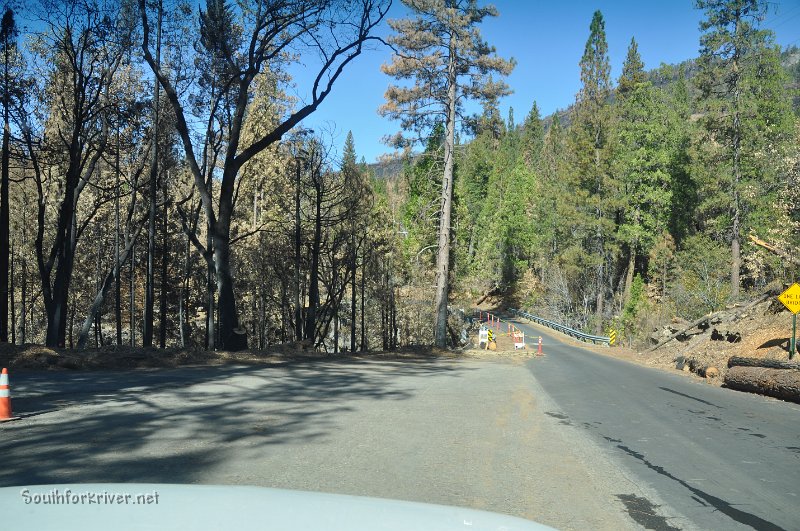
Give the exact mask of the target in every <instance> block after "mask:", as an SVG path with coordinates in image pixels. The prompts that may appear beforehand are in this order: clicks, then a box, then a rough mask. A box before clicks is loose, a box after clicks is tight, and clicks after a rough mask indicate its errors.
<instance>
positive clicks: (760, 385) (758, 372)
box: [725, 367, 800, 402]
mask: <svg viewBox="0 0 800 531" xmlns="http://www.w3.org/2000/svg"><path fill="white" fill-rule="evenodd" d="M725 385H726V386H727V387H730V388H731V389H737V390H739V391H748V392H750V393H759V394H762V395H767V396H772V397H775V398H780V399H783V400H790V401H792V402H800V371H795V370H786V369H766V368H762V367H731V368H730V369H728V372H727V374H725Z"/></svg>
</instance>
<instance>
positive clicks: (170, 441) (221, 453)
mask: <svg viewBox="0 0 800 531" xmlns="http://www.w3.org/2000/svg"><path fill="white" fill-rule="evenodd" d="M12 392H13V396H14V397H15V398H14V400H15V402H14V403H15V409H16V410H17V411H18V412H19V413H22V414H27V415H29V416H27V418H25V419H24V420H22V421H17V422H14V423H6V424H3V425H0V456H2V457H3V459H2V464H0V486H12V485H31V484H34V485H35V484H45V483H63V482H156V483H159V482H169V483H205V484H240V485H258V486H270V487H281V488H292V489H301V490H316V491H323V492H337V493H345V494H356V495H368V496H378V497H386V498H394V499H403V500H410V501H422V502H429V503H441V504H447V505H458V506H466V507H472V508H477V509H485V510H491V511H495V512H501V513H506V514H511V515H514V516H521V517H525V518H529V519H531V520H535V521H539V522H542V523H545V524H548V525H551V526H554V527H557V528H561V529H609V530H612V529H613V530H616V529H640V527H639V526H638V525H637V524H636V523H635V522H634V521H633V520H632V519H631V518H630V517H629V516H628V514H627V513H626V511H625V506H624V505H623V504H622V503H621V502H620V501H619V500H618V499H617V498H616V497H615V496H614V494H616V493H626V494H627V493H634V494H636V495H639V496H645V495H646V493H645V492H643V491H641V490H640V489H638V488H637V487H636V485H634V484H632V483H631V482H630V481H628V480H627V479H626V478H625V477H623V476H622V475H620V474H619V473H618V471H617V470H616V469H615V467H614V466H612V465H611V464H610V462H609V461H608V460H607V459H606V458H605V457H604V456H602V455H601V454H600V452H598V451H597V449H596V448H595V447H593V446H592V445H589V444H584V445H580V444H577V445H576V444H575V442H574V441H571V440H569V439H567V438H565V437H564V435H563V434H562V431H563V427H562V426H561V425H560V424H559V422H560V421H559V419H556V418H553V417H551V416H548V415H546V414H545V412H546V411H551V410H553V408H554V407H555V406H554V405H553V404H552V403H551V402H550V401H549V399H548V398H547V396H546V394H545V393H544V392H543V391H542V389H541V387H540V386H539V385H538V383H537V381H536V379H535V378H534V377H533V375H532V374H531V373H530V372H528V371H527V370H526V368H525V365H524V362H523V361H522V360H521V359H516V360H514V359H511V360H505V361H502V360H501V361H480V360H464V361H434V362H430V361H427V362H426V361H403V362H398V361H370V362H363V361H362V362H353V361H341V362H316V363H297V364H292V365H286V366H282V367H269V368H236V367H227V368H203V369H181V370H168V371H133V372H127V373H115V372H91V373H72V372H50V373H22V372H14V374H12Z"/></svg>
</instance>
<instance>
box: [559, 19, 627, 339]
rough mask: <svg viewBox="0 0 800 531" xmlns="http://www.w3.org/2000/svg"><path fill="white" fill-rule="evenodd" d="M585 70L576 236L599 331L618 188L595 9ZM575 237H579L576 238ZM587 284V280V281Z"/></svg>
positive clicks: (576, 123) (577, 132)
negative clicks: (581, 247)
mask: <svg viewBox="0 0 800 531" xmlns="http://www.w3.org/2000/svg"><path fill="white" fill-rule="evenodd" d="M580 67H581V82H582V86H581V90H580V92H579V93H578V96H577V99H576V103H575V108H574V116H573V123H572V125H571V127H570V142H571V151H572V153H573V157H574V160H573V170H572V171H573V175H572V178H573V179H574V181H575V182H574V184H575V192H574V194H573V197H572V199H573V201H575V202H576V205H575V212H576V213H575V216H574V221H573V223H574V224H575V225H576V229H577V231H578V232H577V235H580V237H581V238H582V239H583V241H584V248H585V251H586V253H587V256H586V257H581V260H583V259H585V260H586V263H585V267H586V268H589V269H590V270H591V271H592V272H593V277H594V278H593V279H592V280H591V285H586V286H583V288H582V289H585V290H587V291H592V292H593V294H594V299H595V308H594V310H595V318H594V327H595V330H596V332H598V333H599V332H600V331H601V329H602V323H603V311H604V303H605V298H606V295H607V291H608V290H609V287H610V281H609V275H610V272H611V271H610V269H611V268H610V267H609V262H610V260H611V245H610V237H611V235H612V233H613V231H614V222H613V216H614V214H615V212H616V209H617V207H616V205H615V204H614V198H615V195H616V189H615V188H616V184H615V183H614V182H613V180H612V173H611V171H610V160H611V157H610V151H611V135H612V132H611V113H610V104H609V98H610V96H611V82H610V70H611V68H610V66H609V60H608V44H607V43H606V34H605V22H604V20H603V15H602V13H601V12H600V11H595V13H594V15H593V17H592V22H591V24H590V26H589V38H588V39H587V41H586V47H585V49H584V53H583V57H582V58H581V61H580ZM573 238H575V236H573ZM587 280H588V279H587Z"/></svg>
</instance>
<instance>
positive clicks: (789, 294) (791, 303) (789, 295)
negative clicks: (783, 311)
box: [778, 282, 800, 313]
mask: <svg viewBox="0 0 800 531" xmlns="http://www.w3.org/2000/svg"><path fill="white" fill-rule="evenodd" d="M778 300H779V301H781V302H782V303H783V305H784V306H786V307H787V308H789V311H790V312H792V313H797V312H800V285H798V284H797V283H796V282H795V283H794V284H792V285H791V286H789V288H788V289H787V290H786V291H784V292H783V293H781V294H780V295H778Z"/></svg>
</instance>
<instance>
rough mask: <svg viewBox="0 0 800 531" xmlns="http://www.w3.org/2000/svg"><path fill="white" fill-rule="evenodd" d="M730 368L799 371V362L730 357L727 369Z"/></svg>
mask: <svg viewBox="0 0 800 531" xmlns="http://www.w3.org/2000/svg"><path fill="white" fill-rule="evenodd" d="M731 367H763V368H768V369H796V370H800V361H798V360H793V361H785V360H770V359H761V358H744V357H742V356H731V357H730V359H728V368H731Z"/></svg>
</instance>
